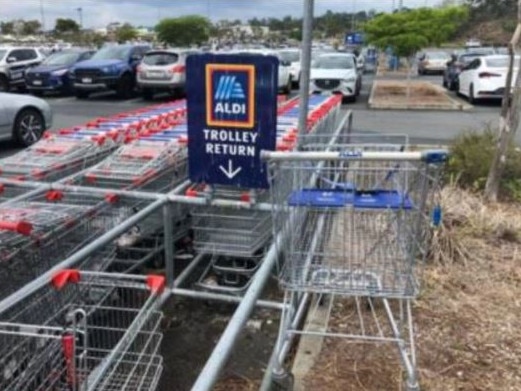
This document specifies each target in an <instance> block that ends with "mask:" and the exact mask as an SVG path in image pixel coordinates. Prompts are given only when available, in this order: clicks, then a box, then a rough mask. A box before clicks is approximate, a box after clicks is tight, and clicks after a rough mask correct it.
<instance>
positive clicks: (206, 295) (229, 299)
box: [171, 288, 284, 310]
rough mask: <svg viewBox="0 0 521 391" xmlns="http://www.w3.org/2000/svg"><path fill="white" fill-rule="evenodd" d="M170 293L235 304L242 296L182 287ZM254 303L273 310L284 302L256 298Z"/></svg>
mask: <svg viewBox="0 0 521 391" xmlns="http://www.w3.org/2000/svg"><path fill="white" fill-rule="evenodd" d="M171 293H172V295H174V296H184V297H190V298H193V299H202V300H213V301H222V302H224V303H230V304H237V303H240V302H241V300H242V297H240V296H232V295H227V294H222V293H214V292H203V291H193V290H190V289H182V288H173V289H172V290H171ZM255 304H256V305H257V306H258V307H262V308H268V309H273V310H282V309H284V303H279V302H277V301H269V300H257V302H256V303H255Z"/></svg>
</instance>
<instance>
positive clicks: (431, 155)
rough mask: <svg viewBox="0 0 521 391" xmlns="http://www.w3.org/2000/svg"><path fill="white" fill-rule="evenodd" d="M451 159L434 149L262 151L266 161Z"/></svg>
mask: <svg viewBox="0 0 521 391" xmlns="http://www.w3.org/2000/svg"><path fill="white" fill-rule="evenodd" d="M448 157H449V152H448V151H447V150H444V149H433V150H426V151H421V152H394V151H393V152H371V151H356V150H354V151H353V150H346V151H339V152H274V151H261V159H262V160H266V161H272V162H277V161H323V160H329V161H341V160H371V161H389V160H390V161H423V162H426V163H443V162H446V161H447V159H448Z"/></svg>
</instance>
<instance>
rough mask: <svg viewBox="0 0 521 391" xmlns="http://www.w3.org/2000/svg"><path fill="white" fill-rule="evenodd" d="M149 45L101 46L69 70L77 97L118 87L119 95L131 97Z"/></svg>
mask: <svg viewBox="0 0 521 391" xmlns="http://www.w3.org/2000/svg"><path fill="white" fill-rule="evenodd" d="M150 49H151V48H150V46H147V45H114V46H106V47H104V48H102V49H100V50H98V51H97V52H96V53H94V55H93V56H92V57H91V58H90V59H89V60H86V61H82V62H79V63H77V64H76V65H74V66H73V67H72V68H71V70H70V73H69V76H70V78H71V80H72V81H73V83H74V84H73V85H74V94H75V95H76V98H78V99H86V98H88V97H89V95H90V94H91V93H93V92H97V91H115V92H116V93H117V95H118V97H120V98H129V97H131V96H132V95H133V94H134V93H135V89H136V69H137V66H138V64H139V63H140V62H141V60H142V59H143V56H144V55H145V53H146V52H148V51H149V50H150Z"/></svg>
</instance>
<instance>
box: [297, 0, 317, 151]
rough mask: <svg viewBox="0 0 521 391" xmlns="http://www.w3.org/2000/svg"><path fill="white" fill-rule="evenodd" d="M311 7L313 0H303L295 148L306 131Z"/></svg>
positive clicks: (311, 35)
mask: <svg viewBox="0 0 521 391" xmlns="http://www.w3.org/2000/svg"><path fill="white" fill-rule="evenodd" d="M313 9H314V0H304V21H303V23H302V48H301V52H302V55H301V62H300V63H301V77H300V102H299V108H300V110H299V119H298V142H297V150H300V149H301V148H302V145H303V142H304V137H305V135H306V133H307V122H308V105H309V80H310V78H309V76H310V68H311V45H312V43H313Z"/></svg>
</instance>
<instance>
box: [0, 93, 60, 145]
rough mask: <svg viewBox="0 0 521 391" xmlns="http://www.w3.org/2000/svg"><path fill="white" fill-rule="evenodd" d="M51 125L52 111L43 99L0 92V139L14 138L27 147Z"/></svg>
mask: <svg viewBox="0 0 521 391" xmlns="http://www.w3.org/2000/svg"><path fill="white" fill-rule="evenodd" d="M51 126H52V111H51V107H50V106H49V104H48V103H47V102H46V101H44V100H43V99H39V98H36V97H34V96H29V95H19V94H10V93H3V92H2V93H0V140H11V139H13V140H15V141H16V142H17V143H18V144H20V145H22V146H24V147H28V146H29V145H32V144H34V143H35V142H37V141H38V140H39V139H40V138H41V137H42V135H43V133H44V132H45V130H47V129H49V128H50V127H51Z"/></svg>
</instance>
